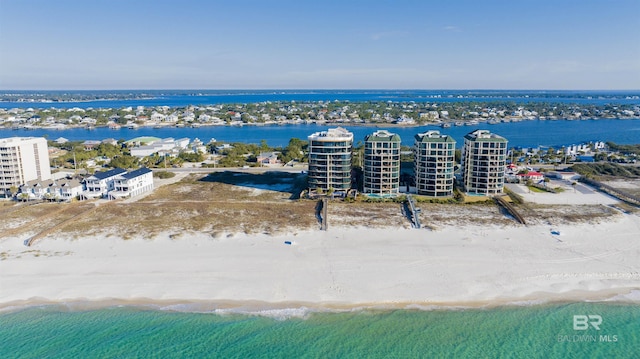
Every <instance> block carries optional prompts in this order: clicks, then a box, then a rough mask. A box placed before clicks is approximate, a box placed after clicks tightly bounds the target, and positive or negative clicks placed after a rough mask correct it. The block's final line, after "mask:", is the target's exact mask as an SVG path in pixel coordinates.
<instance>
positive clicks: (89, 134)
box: [0, 119, 640, 147]
mask: <svg viewBox="0 0 640 359" xmlns="http://www.w3.org/2000/svg"><path fill="white" fill-rule="evenodd" d="M336 126H337V124H335V125H315V124H309V125H269V126H242V127H238V126H208V127H198V128H190V127H183V128H176V127H164V128H151V127H142V128H139V129H128V128H121V129H118V130H111V129H108V128H106V127H98V128H95V129H91V130H88V129H85V128H72V129H65V130H50V129H34V130H24V129H18V130H12V129H0V138H3V137H12V136H47V137H48V138H49V139H51V140H53V139H56V138H58V137H65V138H67V139H69V140H78V141H79V140H82V141H84V140H103V139H105V138H115V139H125V140H129V139H132V138H135V137H139V136H155V137H160V138H166V137H173V138H182V137H188V138H191V139H193V138H196V137H197V138H199V139H201V140H202V141H204V142H208V141H209V140H210V139H211V138H215V139H216V140H218V141H220V142H245V143H259V142H260V141H261V140H266V141H267V143H268V144H269V145H271V146H276V147H277V146H286V145H287V143H288V142H289V139H291V138H294V137H296V138H300V139H305V140H306V138H307V136H309V135H310V134H312V133H314V132H317V131H321V130H325V129H327V128H329V127H336ZM343 127H345V128H347V129H348V130H349V131H351V132H353V134H354V141H355V143H357V142H358V141H363V140H364V137H365V136H366V135H368V134H371V133H373V132H374V131H376V130H378V129H380V128H384V129H387V130H389V131H391V132H394V133H397V134H399V135H400V137H401V138H402V144H403V145H409V146H410V145H412V144H413V137H414V135H415V134H417V133H421V132H425V131H427V130H433V129H437V130H440V132H441V133H443V134H448V135H451V136H453V137H454V138H455V140H456V141H457V143H458V144H460V143H462V138H463V136H464V135H465V134H467V133H469V132H471V131H473V130H475V129H488V130H490V131H491V132H494V133H497V134H499V135H501V136H503V137H505V138H507V139H508V140H509V147H537V146H551V147H561V146H564V145H571V144H579V143H583V142H589V141H596V140H600V141H612V142H616V143H620V144H634V143H640V120H618V119H600V120H580V121H576V120H574V121H569V120H546V121H540V120H532V121H521V122H512V123H498V124H495V125H490V124H486V123H480V124H478V125H473V126H452V127H450V128H440V127H438V126H419V127H378V126H343Z"/></svg>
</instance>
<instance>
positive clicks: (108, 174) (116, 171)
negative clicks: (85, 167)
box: [89, 168, 127, 180]
mask: <svg viewBox="0 0 640 359" xmlns="http://www.w3.org/2000/svg"><path fill="white" fill-rule="evenodd" d="M126 172H127V171H126V170H123V169H122V168H114V169H112V170H108V171H103V172H96V173H94V174H93V176H91V177H94V178H95V179H98V180H102V179H105V178H109V177H113V176H117V175H120V174H123V173H126ZM91 177H89V178H91Z"/></svg>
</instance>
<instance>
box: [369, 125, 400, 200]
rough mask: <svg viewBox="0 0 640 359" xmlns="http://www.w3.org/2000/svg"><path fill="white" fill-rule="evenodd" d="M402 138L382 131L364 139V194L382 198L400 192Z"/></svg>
mask: <svg viewBox="0 0 640 359" xmlns="http://www.w3.org/2000/svg"><path fill="white" fill-rule="evenodd" d="M400 142H401V140H400V136H398V135H397V134H394V133H391V132H389V131H385V130H380V131H376V132H374V133H373V134H370V135H368V136H366V137H365V139H364V165H363V172H364V185H363V193H369V194H376V195H382V196H390V195H397V194H398V193H399V192H400Z"/></svg>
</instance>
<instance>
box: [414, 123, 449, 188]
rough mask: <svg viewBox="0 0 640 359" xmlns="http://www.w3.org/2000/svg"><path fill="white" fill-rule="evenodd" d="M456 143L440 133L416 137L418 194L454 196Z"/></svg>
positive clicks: (428, 133)
mask: <svg viewBox="0 0 640 359" xmlns="http://www.w3.org/2000/svg"><path fill="white" fill-rule="evenodd" d="M455 151H456V141H455V140H454V139H453V137H451V136H448V135H441V134H440V132H439V131H427V132H425V133H419V134H417V135H416V136H415V141H414V146H413V154H414V169H415V180H416V189H417V191H418V194H422V195H426V196H433V197H447V196H451V195H453V182H454V176H453V170H454V168H453V166H454V160H455Z"/></svg>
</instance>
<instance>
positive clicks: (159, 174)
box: [153, 171, 176, 179]
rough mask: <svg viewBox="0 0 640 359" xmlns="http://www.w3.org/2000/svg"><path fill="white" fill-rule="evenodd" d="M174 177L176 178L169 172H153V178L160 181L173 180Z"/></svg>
mask: <svg viewBox="0 0 640 359" xmlns="http://www.w3.org/2000/svg"><path fill="white" fill-rule="evenodd" d="M175 176H176V174H175V173H173V172H169V171H156V172H153V177H156V178H160V179H167V178H173V177H175Z"/></svg>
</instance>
